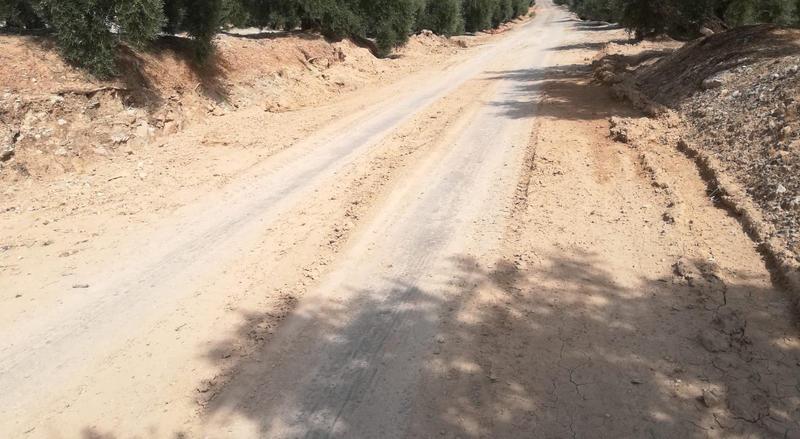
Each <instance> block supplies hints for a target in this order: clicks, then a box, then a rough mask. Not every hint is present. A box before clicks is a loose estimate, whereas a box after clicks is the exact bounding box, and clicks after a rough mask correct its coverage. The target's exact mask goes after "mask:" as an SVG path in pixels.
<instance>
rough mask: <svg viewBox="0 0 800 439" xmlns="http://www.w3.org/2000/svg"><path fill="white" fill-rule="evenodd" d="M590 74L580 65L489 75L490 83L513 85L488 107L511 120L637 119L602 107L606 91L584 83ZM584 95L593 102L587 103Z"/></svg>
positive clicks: (627, 110)
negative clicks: (537, 118) (499, 82)
mask: <svg viewBox="0 0 800 439" xmlns="http://www.w3.org/2000/svg"><path fill="white" fill-rule="evenodd" d="M591 73H592V72H591V67H590V66H587V65H582V64H569V65H561V66H554V67H544V68H534V69H519V70H509V71H495V72H490V75H491V77H490V79H495V80H505V81H512V82H513V83H514V85H513V86H512V90H511V91H510V92H509V93H506V94H504V98H503V99H501V100H497V101H493V102H491V105H493V106H495V107H498V108H500V109H501V111H502V114H503V115H504V116H505V117H509V118H512V119H525V118H531V117H534V116H536V117H548V118H559V119H563V120H598V119H607V118H609V117H611V116H621V117H623V116H624V117H636V116H639V115H640V113H639V112H637V111H636V110H634V109H632V108H628V107H627V106H625V107H621V106H619V105H604V103H607V102H608V100H609V99H610V97H609V93H608V89H607V88H606V87H604V86H602V85H600V84H594V83H592V82H591V81H590V80H589V79H587V78H591ZM587 95H588V96H592V97H593V99H586V96H587ZM542 100H546V101H547V105H541V106H540V105H538V104H539V103H541V102H542Z"/></svg>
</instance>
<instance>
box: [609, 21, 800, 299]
mask: <svg viewBox="0 0 800 439" xmlns="http://www.w3.org/2000/svg"><path fill="white" fill-rule="evenodd" d="M595 77H596V78H597V79H599V80H600V81H602V82H605V83H609V84H613V86H614V90H615V92H616V94H617V95H619V96H620V97H624V98H627V99H629V100H631V101H632V102H634V103H635V104H636V105H637V106H639V107H640V108H641V109H643V110H645V112H647V113H648V114H650V115H651V116H658V117H657V118H656V120H655V121H648V122H646V124H647V125H652V124H653V123H658V124H659V125H663V126H660V127H659V129H658V130H649V129H648V126H647V125H642V124H639V126H636V125H637V124H636V123H635V122H632V121H619V120H618V121H615V125H616V126H615V128H613V129H612V135H613V136H614V137H616V138H617V139H618V140H622V141H628V140H630V139H629V138H630V137H635V136H632V135H631V132H634V131H638V132H639V134H638V135H639V136H645V137H648V136H650V137H660V138H661V140H662V141H664V143H667V144H670V145H671V146H676V147H678V148H679V149H681V150H682V151H683V152H684V153H686V154H687V155H689V156H691V157H692V158H694V159H695V160H696V162H697V163H698V165H699V166H700V168H701V170H702V172H703V173H704V174H705V176H706V178H707V180H708V183H709V192H710V193H709V194H710V196H711V197H713V198H715V200H716V201H718V202H720V203H721V204H723V205H725V206H726V207H728V208H729V209H730V210H731V211H732V212H733V213H734V214H736V215H738V216H739V217H740V218H741V220H742V222H743V224H744V225H745V227H746V228H747V229H748V231H749V233H750V234H751V236H752V237H753V238H754V239H755V240H756V241H757V242H758V243H759V245H760V246H761V248H762V252H763V253H764V254H765V256H766V257H767V258H768V259H771V260H772V261H771V262H772V263H773V264H774V265H775V266H776V268H778V269H779V272H780V273H779V274H780V275H781V277H783V278H785V279H784V280H785V281H787V282H788V283H789V284H790V285H789V286H790V287H792V289H794V290H795V292H796V293H797V292H798V291H800V119H799V118H798V113H800V31H797V30H790V29H783V28H779V27H775V26H748V27H743V28H739V29H735V30H732V31H728V32H725V33H721V34H716V35H712V36H710V37H705V38H701V39H698V40H695V41H693V42H690V43H688V44H686V45H683V46H682V47H680V46H679V45H678V44H676V43H675V42H672V41H660V42H652V41H651V42H644V43H639V44H609V45H607V46H606V48H605V50H604V52H603V53H602V56H601V57H599V58H598V59H597V61H596V62H595Z"/></svg>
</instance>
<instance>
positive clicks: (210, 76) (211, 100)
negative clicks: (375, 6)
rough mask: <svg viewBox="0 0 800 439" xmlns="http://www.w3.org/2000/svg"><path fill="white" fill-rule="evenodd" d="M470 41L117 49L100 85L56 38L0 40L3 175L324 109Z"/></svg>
mask: <svg viewBox="0 0 800 439" xmlns="http://www.w3.org/2000/svg"><path fill="white" fill-rule="evenodd" d="M469 44H470V43H467V40H466V39H445V38H441V37H438V36H435V35H433V34H430V33H423V34H421V35H417V36H414V37H412V39H411V41H410V43H409V45H408V46H406V47H405V48H403V49H401V50H400V51H398V53H397V54H396V56H394V57H392V58H391V59H377V58H375V57H374V56H373V55H372V54H371V53H370V52H369V50H368V49H367V48H363V47H359V46H357V45H356V44H354V43H352V42H351V41H348V40H345V41H341V42H330V41H326V40H325V39H324V38H322V37H320V36H318V35H313V34H307V33H289V34H287V33H247V32H242V33H239V34H224V35H221V36H219V37H218V39H217V47H218V48H219V50H218V53H217V55H216V57H215V58H214V59H213V60H212V62H210V63H209V64H208V65H207V66H205V67H202V68H201V67H198V66H196V65H195V64H193V63H192V62H191V57H190V55H189V54H190V53H191V51H190V48H189V47H188V46H187V44H186V41H185V40H183V39H180V38H165V39H163V40H160V41H159V42H157V44H156V47H155V50H153V51H148V52H134V51H132V50H129V49H127V48H124V47H123V48H121V49H120V50H121V53H120V57H119V58H120V59H119V64H120V72H121V77H120V78H118V79H116V80H113V81H98V80H97V79H95V78H92V77H90V76H88V75H87V74H85V73H84V72H82V71H80V70H78V69H75V68H73V67H70V66H69V65H67V64H65V63H64V62H63V61H62V60H61V58H60V57H59V56H58V53H57V52H56V50H55V49H54V47H52V44H51V43H50V42H49V41H48V40H45V39H42V38H39V37H20V36H0V179H2V180H4V181H6V182H9V181H19V180H20V179H25V178H28V177H33V178H34V179H39V178H43V177H48V176H56V175H62V174H64V173H69V172H76V171H77V172H81V171H83V170H85V169H86V168H88V167H90V166H92V165H93V164H94V163H97V162H98V161H101V160H108V159H114V158H115V157H120V156H122V157H124V156H127V155H132V154H134V152H135V151H136V150H137V149H139V148H141V147H142V146H143V145H146V144H148V143H151V142H153V140H154V139H156V138H158V137H159V136H163V135H169V134H173V133H176V132H179V131H181V130H183V129H184V128H185V127H186V126H187V125H189V124H192V123H197V122H199V121H203V120H206V119H207V118H209V117H218V116H223V115H225V114H226V113H228V112H230V111H231V110H234V109H237V108H246V107H251V106H261V107H263V109H264V110H266V111H268V112H284V111H290V110H294V109H298V108H302V107H304V106H306V105H309V104H315V105H318V104H320V103H321V102H325V101H327V100H329V99H330V98H331V97H333V96H336V95H339V94H341V93H343V92H347V91H352V90H354V89H358V88H360V87H362V86H364V85H367V84H371V83H375V82H378V81H382V80H387V79H392V78H396V77H399V76H400V75H402V74H403V72H408V71H411V70H414V69H416V68H418V67H419V66H421V65H424V64H425V62H426V60H430V59H433V58H437V57H438V58H441V57H442V56H443V55H445V54H449V53H451V52H455V51H457V50H458V49H461V48H464V47H466V46H468V45H469Z"/></svg>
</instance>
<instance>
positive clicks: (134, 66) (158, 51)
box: [117, 36, 230, 109]
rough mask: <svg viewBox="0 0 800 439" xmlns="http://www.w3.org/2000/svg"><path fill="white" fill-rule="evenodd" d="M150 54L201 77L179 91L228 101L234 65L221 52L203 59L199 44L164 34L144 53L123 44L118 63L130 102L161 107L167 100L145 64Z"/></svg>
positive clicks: (141, 105) (218, 101) (154, 57)
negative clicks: (227, 79)
mask: <svg viewBox="0 0 800 439" xmlns="http://www.w3.org/2000/svg"><path fill="white" fill-rule="evenodd" d="M147 57H150V58H153V59H155V60H158V61H160V62H164V61H166V60H170V62H174V63H177V64H178V65H179V66H181V67H182V68H184V69H186V71H187V72H189V73H190V74H191V75H192V76H193V77H194V78H195V79H196V80H197V84H196V85H195V87H194V88H192V89H191V90H189V89H187V90H178V92H180V93H186V92H198V93H201V94H202V95H203V96H204V97H206V98H208V99H211V100H213V101H215V102H217V103H223V102H228V100H229V98H230V90H229V87H228V85H227V81H226V78H227V76H228V71H229V70H230V66H229V64H228V62H227V61H226V60H225V59H224V58H223V57H221V56H220V55H219V52H213V53H212V54H211V55H210V56H209V57H208V59H205V60H203V61H202V62H201V61H199V60H198V59H197V57H196V54H195V46H194V43H193V41H192V40H191V39H190V38H185V37H179V36H162V37H161V38H159V39H158V40H156V41H155V42H153V43H152V44H151V45H150V46H149V47H148V48H147V49H146V50H144V51H142V52H137V51H134V50H132V49H131V48H130V47H128V46H126V45H120V49H119V54H118V62H117V64H118V70H119V80H121V81H122V82H123V84H125V89H126V97H127V100H128V101H129V102H126V103H129V104H130V105H134V106H139V107H147V108H149V109H157V108H159V107H160V106H161V105H163V103H164V98H165V97H164V96H163V92H164V90H161V89H159V88H158V87H156V86H155V82H156V81H154V77H153V75H154V73H153V72H149V71H148V69H147V68H146V67H145V66H147V59H146V58H147Z"/></svg>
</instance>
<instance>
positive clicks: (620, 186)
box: [0, 2, 800, 438]
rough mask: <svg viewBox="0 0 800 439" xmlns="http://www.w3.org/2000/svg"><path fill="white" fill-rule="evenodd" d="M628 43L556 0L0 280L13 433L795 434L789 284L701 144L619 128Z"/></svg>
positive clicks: (797, 370)
mask: <svg viewBox="0 0 800 439" xmlns="http://www.w3.org/2000/svg"><path fill="white" fill-rule="evenodd" d="M621 37H623V34H622V33H621V32H620V31H618V30H615V29H613V28H609V27H607V26H590V25H587V24H586V23H581V22H579V21H577V20H575V19H574V17H572V16H571V15H570V14H568V13H567V12H565V11H564V10H563V9H560V8H557V7H554V6H552V5H551V4H549V3H547V2H543V4H542V5H540V6H539V7H538V9H537V16H536V18H535V19H534V20H532V21H530V22H528V23H526V24H525V25H522V26H520V27H518V28H517V29H514V30H512V31H510V32H508V33H507V34H506V35H503V36H501V37H498V38H497V39H495V40H493V42H492V43H490V44H488V45H486V46H484V47H481V48H479V49H478V50H476V51H475V52H474V54H473V56H471V57H470V58H469V59H468V60H465V61H463V62H459V63H456V64H453V65H448V66H443V67H442V68H441V69H439V70H437V71H433V72H431V71H429V72H426V73H425V74H424V75H417V76H413V77H411V78H409V80H408V81H405V82H403V83H402V84H399V85H397V84H395V85H391V84H390V85H387V86H386V88H385V89H384V90H383V91H379V92H376V93H377V94H376V95H375V96H377V97H378V98H380V99H378V100H377V101H375V99H374V98H375V96H373V99H372V100H370V99H368V98H364V101H363V102H364V104H363V105H362V106H361V108H360V109H359V110H358V111H354V112H351V113H349V114H348V116H347V117H342V118H340V119H338V120H334V121H332V122H330V123H328V124H325V125H324V126H323V127H322V128H320V129H317V130H315V131H314V132H313V133H311V134H310V135H308V136H307V137H305V138H304V139H303V140H301V141H300V142H298V143H297V144H295V145H293V146H291V147H289V148H286V149H285V150H283V151H280V152H278V153H276V154H274V155H272V156H270V157H269V158H268V159H266V160H264V161H262V162H260V163H258V164H257V165H255V166H253V167H252V168H251V169H249V170H248V171H247V172H246V173H244V174H243V175H241V176H240V177H239V178H237V179H235V180H234V181H232V182H230V183H229V184H227V185H224V186H223V187H222V188H220V189H219V190H217V191H212V192H210V193H208V194H207V195H205V196H203V197H201V198H200V199H198V200H197V201H196V202H194V203H191V204H189V205H187V206H185V207H183V208H180V209H177V210H176V211H175V212H173V213H171V214H170V215H168V216H167V217H164V218H154V219H152V220H151V221H149V222H147V223H146V224H144V225H142V226H140V227H137V228H132V229H131V230H120V231H119V232H118V233H116V234H114V235H113V236H108V234H107V235H104V236H103V237H100V238H98V241H99V242H101V243H102V245H101V244H94V246H88V247H87V248H83V249H82V251H81V253H80V254H79V255H76V256H77V259H75V258H73V259H70V260H69V261H67V262H63V261H61V262H59V261H57V260H42V261H41V265H42V267H41V269H40V270H36V271H34V270H31V271H30V272H29V273H17V274H15V276H14V277H12V276H9V277H8V278H6V279H4V280H3V285H6V287H5V288H8V289H9V290H13V291H12V296H11V297H8V296H5V295H4V296H3V300H4V301H8V302H9V303H12V304H14V303H16V305H15V306H9V307H7V308H6V309H5V310H4V311H2V312H0V315H1V316H2V321H0V328H1V329H2V331H0V436H2V437H46V438H49V437H56V438H61V437H64V438H70V437H81V436H83V437H121V438H127V437H212V438H216V437H270V438H272V437H329V436H334V437H547V438H551V437H552V438H558V437H610V438H618V437H698V438H699V437H726V438H727V437H798V435H800V430H799V428H800V426H799V425H798V419H800V339H798V332H797V329H796V326H794V323H793V317H792V313H791V305H790V303H789V300H788V296H787V294H786V293H785V292H783V291H781V290H780V288H777V287H775V286H774V285H773V284H772V281H771V278H770V272H769V271H768V269H767V267H765V265H764V262H763V261H762V259H761V257H760V256H759V254H758V252H757V250H756V247H755V245H754V244H753V243H752V242H751V241H749V239H748V238H747V236H746V235H745V234H744V233H743V232H742V231H741V227H740V225H739V224H738V222H737V221H736V219H735V218H733V217H731V216H729V215H728V214H727V213H726V212H725V211H723V210H720V209H718V208H717V207H715V205H714V204H713V199H712V198H710V197H709V196H708V195H707V192H706V190H707V188H706V185H705V183H704V181H703V180H702V178H701V176H700V175H699V173H698V172H697V170H696V169H695V167H694V164H693V162H692V161H691V160H689V159H687V158H685V157H683V156H681V155H680V154H679V153H677V152H676V151H673V150H671V149H669V148H668V147H665V146H663V145H660V144H658V142H656V141H653V142H648V141H647V139H644V140H643V141H642V142H640V143H639V144H637V147H635V148H633V147H630V146H628V145H622V144H617V143H614V142H612V141H611V140H609V139H608V136H607V134H608V122H607V119H608V118H609V117H610V116H629V117H637V115H636V113H634V112H633V111H632V110H630V109H628V108H627V107H626V106H625V105H624V104H622V103H619V102H614V101H611V100H610V99H609V98H608V93H607V91H606V90H605V89H603V88H601V87H599V86H595V85H592V84H590V82H589V77H590V74H591V72H590V68H589V64H590V61H591V59H592V57H593V56H594V54H595V53H596V51H597V49H598V48H599V47H600V46H601V45H602V44H603V43H604V42H607V41H610V40H612V39H618V38H621ZM381 93H382V94H381ZM343 105H344V104H343ZM348 105H350V104H348ZM347 108H352V105H351V106H350V107H347ZM246 116H247V115H246V114H245V115H242V116H241V117H242V119H241V120H238V121H237V119H236V118H237V117H239V116H237V115H236V114H233V115H231V117H230V118H229V119H228V120H226V121H225V123H227V124H230V126H231V127H236V128H238V129H243V130H253V131H254V132H256V133H257V132H258V130H259V127H258V126H247V122H248V120H250V119H247V118H246ZM263 134H264V138H268V137H269V133H263ZM654 138H655V137H654ZM162 196H165V197H169V194H168V193H167V194H164V195H162ZM96 215H101V216H102V213H96ZM85 220H86V221H87V222H86V223H85V225H84V227H83V228H82V229H87V228H90V226H91V224H93V222H92V221H91V220H90V219H88V218H87V219H85ZM79 231H80V232H84V233H91V230H88V231H87V230H79ZM77 233H78V231H76V234H77ZM62 259H63V258H62ZM20 285H21V286H24V288H23V287H20ZM15 288H23V289H21V290H19V291H17V290H15ZM29 297H34V298H35V299H36V300H35V301H34V302H25V303H29V305H25V306H23V305H20V304H19V300H20V299H23V300H27V299H28V298H29ZM14 300H16V301H18V302H13V301H14Z"/></svg>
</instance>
